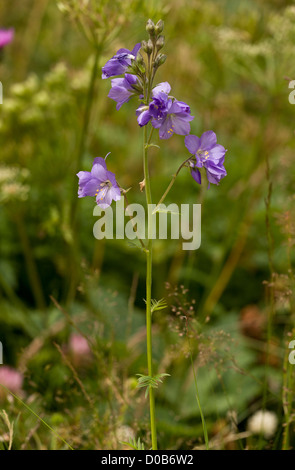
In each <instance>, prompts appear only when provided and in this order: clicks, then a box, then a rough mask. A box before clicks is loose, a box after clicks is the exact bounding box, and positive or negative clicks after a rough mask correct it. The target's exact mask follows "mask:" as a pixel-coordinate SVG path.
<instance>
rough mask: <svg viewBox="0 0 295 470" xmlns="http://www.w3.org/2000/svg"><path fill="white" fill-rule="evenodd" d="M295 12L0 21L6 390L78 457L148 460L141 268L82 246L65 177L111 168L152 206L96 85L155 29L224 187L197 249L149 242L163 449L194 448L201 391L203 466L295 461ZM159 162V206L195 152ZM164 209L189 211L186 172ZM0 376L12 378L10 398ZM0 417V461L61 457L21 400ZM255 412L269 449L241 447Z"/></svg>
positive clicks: (0, 321) (169, 10)
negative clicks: (104, 452)
mask: <svg viewBox="0 0 295 470" xmlns="http://www.w3.org/2000/svg"><path fill="white" fill-rule="evenodd" d="M292 3H293V2H291V1H283V0H281V1H279V0H272V1H263V0H261V1H260V2H254V1H249V0H247V1H246V0H245V1H243V0H239V1H237V0H218V1H216V0H215V1H213V0H207V1H206V2H204V1H202V0H190V1H186V0H177V1H176V0H175V1H174V0H170V1H169V0H167V1H165V0H163V1H160V0H158V1H149V2H142V1H137V0H133V1H131V2H130V1H127V0H126V1H125V0H121V1H120V0H117V1H112V2H106V1H102V2H101V1H98V0H92V1H91V0H60V1H57V2H55V1H54V0H50V1H49V0H23V1H22V2H19V1H16V0H11V1H9V2H1V4H0V26H1V27H14V28H15V38H14V41H13V42H12V43H11V44H10V45H9V46H7V47H5V48H4V49H3V50H2V52H1V58H0V80H1V82H2V84H3V95H4V96H3V104H2V105H0V148H1V160H0V201H1V210H0V233H1V243H0V253H1V255H0V340H1V342H2V344H3V356H4V365H3V366H0V382H1V383H4V384H6V386H7V387H8V388H10V390H11V391H13V393H14V394H16V395H17V396H18V397H20V398H21V400H23V402H24V403H25V404H26V405H27V406H29V407H30V408H31V409H32V410H33V411H34V412H35V413H36V414H37V415H38V416H40V417H41V418H42V419H43V420H44V421H45V422H46V423H47V424H48V425H49V426H50V427H51V428H53V429H54V431H55V432H56V433H58V435H59V436H60V437H61V438H62V439H64V440H65V441H66V442H68V443H69V444H70V445H71V446H72V447H73V448H80V449H120V448H125V447H124V444H122V442H123V441H129V440H132V439H138V438H140V439H141V441H142V443H143V444H144V445H145V447H146V448H149V446H150V435H149V431H148V429H149V417H148V403H147V400H146V399H145V397H144V391H143V390H142V389H138V388H136V384H137V380H136V374H137V373H145V372H146V352H145V326H144V325H145V313H144V308H145V304H144V301H143V299H144V296H145V258H144V256H143V255H142V254H141V253H140V251H139V250H137V249H136V248H134V247H132V246H130V244H129V243H128V241H126V240H107V241H105V240H101V241H98V240H95V239H94V237H93V234H92V228H93V224H94V222H95V218H94V217H93V215H92V213H93V207H94V200H92V199H91V198H85V199H80V200H78V199H77V177H76V176H75V174H76V173H77V171H78V170H81V169H83V170H89V169H90V168H91V163H92V161H93V158H94V157H97V156H105V155H106V153H108V152H111V156H110V157H108V158H109V160H108V161H109V167H110V170H111V171H115V172H116V175H117V176H118V179H119V181H120V184H121V185H122V186H123V187H125V188H129V187H131V190H130V192H129V193H128V197H129V199H130V201H132V202H138V201H144V196H143V194H142V193H141V192H140V189H139V184H138V183H139V182H140V181H142V179H143V170H142V158H141V146H142V132H141V130H140V129H139V128H138V125H137V122H136V117H135V104H134V103H132V102H130V103H127V104H126V105H124V106H123V107H122V108H121V109H120V111H119V112H117V111H116V109H115V103H114V102H113V101H112V100H110V99H109V98H108V97H107V94H108V91H109V88H110V82H109V80H101V67H102V66H103V65H104V63H105V62H106V61H107V60H108V59H109V58H110V57H111V56H112V55H113V54H114V53H115V52H116V51H117V50H118V49H119V48H121V47H126V48H130V49H132V47H133V46H134V44H135V43H136V42H139V41H141V40H142V39H145V38H146V35H145V23H146V20H147V19H148V18H149V17H150V18H152V19H153V20H154V21H157V20H158V19H160V18H162V19H163V20H164V22H165V36H166V46H165V53H166V54H167V55H168V59H167V61H166V63H165V65H163V66H162V67H161V69H160V72H159V76H158V81H166V80H167V81H169V82H170V84H171V86H172V90H173V95H174V96H176V97H177V98H178V99H180V100H183V101H185V102H187V103H188V104H189V105H190V106H191V110H192V114H193V115H195V119H194V121H192V126H191V127H192V133H194V134H196V135H199V136H200V135H201V134H202V132H204V131H205V130H209V129H213V130H214V131H215V132H216V134H217V136H218V142H219V143H221V144H222V145H224V146H225V147H226V148H227V149H228V152H227V154H226V160H225V167H226V169H227V172H228V175H227V177H226V178H225V179H224V180H222V182H221V184H220V186H219V187H215V186H213V185H211V188H210V190H209V191H205V195H204V201H203V205H202V244H201V247H200V249H199V250H197V251H195V252H189V251H183V250H182V249H181V244H180V242H178V241H175V240H167V241H165V240H159V241H156V242H155V254H154V280H153V297H154V298H157V299H160V298H165V299H166V301H167V302H168V308H166V309H165V310H161V311H159V312H156V313H155V314H154V318H153V321H154V332H153V335H154V340H153V341H154V358H155V367H156V372H157V373H163V372H165V373H168V374H170V377H168V378H166V379H165V381H164V383H163V384H162V385H161V386H160V387H159V388H158V390H157V391H156V406H157V420H158V423H157V424H158V433H159V446H160V448H163V449H165V448H166V449H167V448H169V449H196V448H203V446H204V442H203V434H202V426H201V419H200V413H199V410H198V406H197V401H196V398H195V394H196V390H195V383H194V372H195V373H196V376H197V381H198V388H199V395H200V400H201V404H202V410H203V413H204V415H205V419H206V423H207V427H208V433H209V440H210V447H211V448H217V449H224V448H227V449H246V448H250V449H281V448H285V449H287V448H291V447H294V445H295V435H294V397H293V390H294V370H295V369H294V368H295V366H294V365H292V364H290V363H289V362H288V356H289V353H290V349H289V348H288V344H289V342H290V341H291V340H292V339H295V329H294V272H293V270H294V240H295V231H294V221H295V218H294V208H295V200H294V182H295V170H294V168H295V166H294V164H293V161H294V145H295V142H294V112H295V107H294V105H291V104H290V103H289V101H288V96H289V93H290V91H291V90H290V89H289V88H288V84H289V81H290V80H292V79H294V78H295V62H294V45H295V7H294V6H292ZM156 143H157V144H159V145H160V149H156V148H155V149H152V151H151V172H152V190H153V193H154V199H155V200H158V199H159V198H160V196H161V195H162V193H163V191H164V190H165V188H166V187H167V185H168V183H169V181H170V178H171V175H172V174H173V173H174V172H175V171H176V169H177V168H178V166H179V165H180V164H181V163H182V161H183V160H184V159H185V158H187V153H186V149H185V147H184V139H183V137H181V136H176V135H175V136H173V137H172V138H171V139H169V140H168V141H166V142H158V141H156ZM166 202H177V203H179V204H180V203H187V202H190V203H198V202H200V188H199V187H198V186H197V184H196V183H195V182H194V181H193V179H192V178H191V176H190V174H189V172H186V171H184V170H183V171H182V172H181V173H180V175H179V176H178V178H177V181H176V183H175V185H174V187H173V189H172V190H171V192H170V193H169V197H168V198H167V201H166ZM190 355H191V357H190ZM191 359H192V361H191ZM8 366H9V367H10V368H13V369H16V370H17V371H18V372H19V374H21V375H20V376H18V378H15V377H14V376H13V379H14V380H12V382H11V380H10V379H11V374H12V372H13V371H12V370H11V369H7V367H8ZM1 371H2V375H1ZM180 397H181V400H180V399H179V398H180ZM0 400H1V408H2V409H4V410H5V412H3V414H2V415H1V417H0V446H1V447H2V448H9V447H12V448H13V449H58V448H67V446H66V444H65V443H64V442H63V441H62V440H61V439H60V438H58V437H57V436H56V434H54V433H53V432H52V431H51V430H50V429H49V428H48V427H46V426H45V425H44V424H43V423H42V422H41V421H40V420H38V419H37V418H36V416H35V415H34V414H33V413H32V412H30V411H29V410H28V408H26V407H25V406H24V405H23V404H22V403H21V402H20V401H19V400H18V399H17V398H16V397H12V396H11V395H9V394H7V393H6V392H5V391H4V390H3V389H2V391H1V393H0ZM259 410H267V411H269V412H271V413H272V414H271V415H270V418H269V419H271V420H273V422H272V424H273V423H275V425H274V432H273V433H270V434H269V433H267V432H266V433H264V434H263V433H260V434H259V433H258V434H256V433H255V431H253V425H252V427H251V426H250V422H249V418H251V417H252V416H253V415H255V413H256V412H257V411H259ZM12 423H13V424H14V427H13V435H12V433H11V432H10V429H11V428H10V427H9V426H11V425H12ZM252 424H253V423H252ZM270 428H271V426H270ZM258 430H259V426H258ZM256 431H257V426H256Z"/></svg>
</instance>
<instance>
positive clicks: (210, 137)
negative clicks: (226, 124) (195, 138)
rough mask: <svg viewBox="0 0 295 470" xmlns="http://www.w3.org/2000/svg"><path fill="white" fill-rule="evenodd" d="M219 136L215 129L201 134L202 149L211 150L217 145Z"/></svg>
mask: <svg viewBox="0 0 295 470" xmlns="http://www.w3.org/2000/svg"><path fill="white" fill-rule="evenodd" d="M216 142H217V138H216V134H215V132H213V131H206V132H204V133H203V134H202V135H201V149H202V150H210V149H212V147H214V146H215V145H216Z"/></svg>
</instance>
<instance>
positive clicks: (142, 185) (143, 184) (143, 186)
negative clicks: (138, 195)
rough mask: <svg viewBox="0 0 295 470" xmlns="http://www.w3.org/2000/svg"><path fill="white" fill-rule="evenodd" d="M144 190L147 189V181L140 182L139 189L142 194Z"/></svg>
mask: <svg viewBox="0 0 295 470" xmlns="http://www.w3.org/2000/svg"><path fill="white" fill-rule="evenodd" d="M144 188H145V179H144V180H143V181H140V183H139V189H140V191H141V192H142V191H143V190H144Z"/></svg>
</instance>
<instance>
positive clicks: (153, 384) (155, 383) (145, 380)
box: [136, 373, 170, 398]
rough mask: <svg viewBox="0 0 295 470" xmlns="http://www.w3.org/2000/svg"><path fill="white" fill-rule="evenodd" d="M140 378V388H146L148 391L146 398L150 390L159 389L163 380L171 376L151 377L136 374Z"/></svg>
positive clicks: (159, 375)
mask: <svg viewBox="0 0 295 470" xmlns="http://www.w3.org/2000/svg"><path fill="white" fill-rule="evenodd" d="M136 375H138V376H139V379H138V385H137V386H138V388H146V391H145V394H144V396H145V398H146V397H147V396H148V393H149V389H150V388H158V387H159V384H161V383H163V380H162V379H163V378H164V377H169V376H170V374H165V373H163V374H158V375H154V376H153V377H151V376H150V375H143V374H136Z"/></svg>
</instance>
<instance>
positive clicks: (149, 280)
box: [143, 126, 157, 450]
mask: <svg viewBox="0 0 295 470" xmlns="http://www.w3.org/2000/svg"><path fill="white" fill-rule="evenodd" d="M143 160H144V161H143V166H144V179H145V195H146V204H147V209H148V242H147V250H146V342H147V362H148V375H149V376H150V377H153V359H152V312H151V302H152V296H151V291H152V250H153V240H152V238H151V234H152V217H150V214H149V207H150V204H152V195H151V185H150V176H149V166H148V146H147V129H146V126H145V127H144V142H143ZM149 397H150V421H151V435H152V449H153V450H157V430H156V417H155V396H154V389H153V388H152V387H150V389H149Z"/></svg>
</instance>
